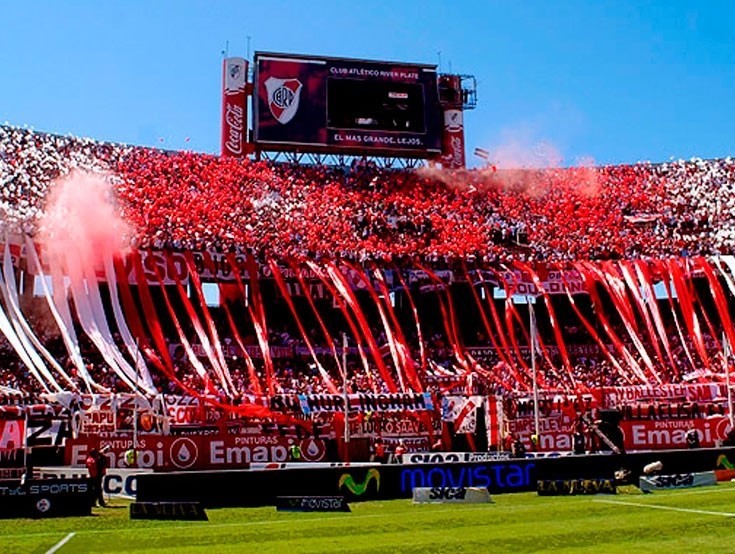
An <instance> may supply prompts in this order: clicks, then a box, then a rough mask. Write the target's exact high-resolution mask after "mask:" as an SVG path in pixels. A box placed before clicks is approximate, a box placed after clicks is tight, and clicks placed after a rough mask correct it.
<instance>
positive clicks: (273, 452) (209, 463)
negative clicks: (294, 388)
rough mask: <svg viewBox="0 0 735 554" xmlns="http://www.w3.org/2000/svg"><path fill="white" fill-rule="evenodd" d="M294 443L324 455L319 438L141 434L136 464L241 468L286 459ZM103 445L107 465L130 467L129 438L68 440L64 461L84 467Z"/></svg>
mask: <svg viewBox="0 0 735 554" xmlns="http://www.w3.org/2000/svg"><path fill="white" fill-rule="evenodd" d="M293 444H298V445H299V446H300V448H301V457H302V459H303V461H307V462H321V461H324V459H325V457H326V452H327V450H326V445H325V443H324V441H323V440H321V439H312V438H306V439H301V440H299V439H293V438H288V437H281V436H273V435H240V436H230V435H211V436H201V435H192V436H184V437H181V436H164V435H144V436H141V437H140V438H139V439H138V465H137V467H141V468H145V469H154V470H159V471H179V470H185V469H192V470H195V469H242V468H245V467H247V466H248V464H250V463H252V462H257V463H260V462H286V461H288V459H289V449H290V448H291V446H292V445H293ZM106 446H109V449H108V450H107V452H106V456H107V458H108V460H109V462H110V467H112V468H128V467H130V466H128V465H127V464H126V462H125V452H126V451H127V450H129V449H131V448H132V447H133V439H132V438H120V439H101V440H99V439H95V438H92V437H90V438H79V439H69V440H67V443H66V448H65V451H64V457H65V459H64V463H65V464H66V465H70V466H77V467H79V466H84V461H85V460H86V458H87V455H88V454H89V451H90V450H91V449H92V448H103V447H106Z"/></svg>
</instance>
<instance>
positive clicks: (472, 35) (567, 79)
mask: <svg viewBox="0 0 735 554" xmlns="http://www.w3.org/2000/svg"><path fill="white" fill-rule="evenodd" d="M0 14H1V15H0V17H1V19H2V28H3V31H2V33H0V122H4V121H8V122H10V123H12V124H15V125H26V124H27V125H29V126H33V127H34V128H36V129H39V130H45V131H50V132H56V133H74V134H79V135H84V136H91V137H94V138H97V139H101V140H111V141H120V142H128V143H133V144H142V145H152V146H162V147H165V148H172V149H178V148H187V149H192V150H197V151H204V152H216V151H217V149H218V147H219V146H218V145H219V121H220V105H219V103H220V79H221V77H220V72H221V52H222V50H223V49H224V47H225V43H226V42H227V41H229V52H230V54H231V55H243V56H244V55H245V54H246V47H247V46H246V45H247V39H246V37H247V36H250V37H251V49H252V50H253V51H254V50H269V51H281V52H294V53H308V54H323V55H332V56H347V57H358V58H360V57H365V58H370V59H386V60H405V61H413V62H425V63H438V62H439V59H441V69H442V70H443V71H445V72H449V71H454V72H461V73H469V74H473V75H475V76H476V77H477V81H478V100H479V105H478V108H477V109H476V110H475V111H473V112H469V113H467V114H466V117H465V125H466V129H467V149H468V152H469V154H470V156H469V157H470V159H471V158H472V156H471V152H472V149H473V148H474V147H476V146H481V147H484V148H487V149H490V150H494V149H496V148H498V147H502V146H503V145H507V144H509V143H512V144H517V145H519V147H520V148H522V149H528V150H531V151H534V150H535V149H536V147H537V145H538V144H539V143H542V144H546V145H551V146H552V148H553V149H555V150H558V151H559V152H560V154H561V156H562V158H563V163H565V164H571V163H574V162H575V160H577V159H580V158H591V159H592V160H594V161H595V162H596V163H625V162H635V161H638V160H652V161H665V160H667V159H669V158H670V157H677V158H678V157H684V158H688V157H691V156H702V157H722V156H727V155H732V154H735V133H734V132H733V131H734V130H735V125H734V123H735V110H733V106H734V105H735V102H734V100H735V98H733V96H734V95H735V92H734V91H735V26H733V24H732V22H733V21H734V20H735V3H733V2H719V1H708V2H680V1H674V0H671V1H668V2H663V1H661V2H627V1H618V2H601V1H600V2H592V1H589V2H581V1H572V0H569V1H548V0H547V1H530V0H529V1H522V2H521V1H518V2H491V1H486V2H458V1H454V2H440V1H434V0H424V1H421V2H418V1H414V0H403V1H400V2H396V1H385V0H375V1H372V2H345V1H320V0H310V1H301V2H295V1H271V2H249V1H244V0H242V1H239V2H234V1H215V0H211V1H207V2H205V1H200V2H194V1H184V0H177V1H168V0H165V1H164V0H153V1H152V0H147V1H133V0H130V1H126V2H107V1H103V0H97V1H85V2H83V1H63V2H62V1H57V2H51V1H47V2H36V1H31V0H27V1H23V2H21V1H18V0H13V1H8V0H0ZM438 52H441V55H440V56H439V55H438ZM187 138H189V140H188V141H187V140H186V139H187ZM161 139H162V140H163V142H161Z"/></svg>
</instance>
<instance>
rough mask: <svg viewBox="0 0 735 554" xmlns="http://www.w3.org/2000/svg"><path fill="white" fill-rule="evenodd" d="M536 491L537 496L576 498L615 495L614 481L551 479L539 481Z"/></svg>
mask: <svg viewBox="0 0 735 554" xmlns="http://www.w3.org/2000/svg"><path fill="white" fill-rule="evenodd" d="M536 490H537V492H538V495H539V496H576V495H579V494H617V492H618V490H617V486H616V485H615V479H552V480H541V481H539V482H538V483H537V487H536Z"/></svg>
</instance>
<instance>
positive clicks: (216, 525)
mask: <svg viewBox="0 0 735 554" xmlns="http://www.w3.org/2000/svg"><path fill="white" fill-rule="evenodd" d="M475 506H476V507H474V506H473V507H467V508H459V507H457V508H452V509H449V510H432V511H427V513H431V514H449V513H457V512H468V511H480V509H481V508H479V506H482V507H485V506H495V504H477V505H475ZM394 515H395V513H387V514H353V515H347V516H345V517H339V516H337V517H319V518H316V517H313V518H284V519H267V520H262V521H237V522H235V521H233V522H228V523H204V524H200V523H198V522H192V525H162V526H160V527H146V528H135V527H121V528H116V529H90V530H87V531H77V532H76V533H71V534H72V535H76V534H79V535H85V536H86V535H106V534H109V533H121V534H125V533H135V534H140V533H144V532H147V531H179V530H192V529H193V530H197V529H202V530H207V529H221V528H227V527H260V526H269V525H291V524H293V523H294V522H295V521H297V522H299V523H316V522H335V523H349V522H350V521H354V520H356V519H381V518H392V517H393V516H394ZM55 534H56V533H53V532H48V533H46V532H43V533H23V534H18V535H0V540H2V539H18V538H27V537H47V536H49V535H55ZM46 554H48V553H46Z"/></svg>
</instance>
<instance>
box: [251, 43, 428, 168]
mask: <svg viewBox="0 0 735 554" xmlns="http://www.w3.org/2000/svg"><path fill="white" fill-rule="evenodd" d="M254 86H255V90H254V93H253V117H254V137H253V138H254V143H255V146H256V148H258V149H261V150H274V151H302V152H324V153H344V154H365V155H385V156H405V157H424V158H430V157H434V156H436V155H438V154H439V153H440V152H441V134H442V110H441V107H440V105H439V98H438V89H437V74H436V66H432V65H421V64H405V63H393V62H376V61H367V60H355V59H345V58H328V57H318V56H298V55H292V54H276V53H268V52H256V53H255V79H254Z"/></svg>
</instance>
